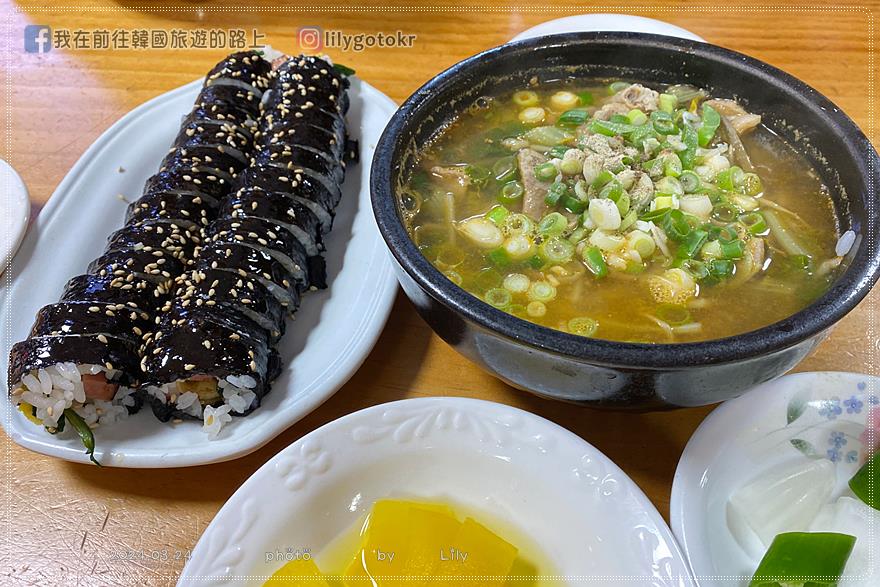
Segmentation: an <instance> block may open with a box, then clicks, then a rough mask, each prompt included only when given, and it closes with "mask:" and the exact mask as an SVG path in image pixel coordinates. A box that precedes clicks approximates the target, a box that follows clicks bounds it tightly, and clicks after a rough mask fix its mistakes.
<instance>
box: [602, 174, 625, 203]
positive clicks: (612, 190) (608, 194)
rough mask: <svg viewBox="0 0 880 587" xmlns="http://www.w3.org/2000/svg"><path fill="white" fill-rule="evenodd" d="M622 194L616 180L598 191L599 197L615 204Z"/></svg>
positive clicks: (621, 186)
mask: <svg viewBox="0 0 880 587" xmlns="http://www.w3.org/2000/svg"><path fill="white" fill-rule="evenodd" d="M622 193H623V185H621V183H620V182H619V181H617V179H612V180H611V181H609V182H608V183H606V184H605V185H604V186H602V189H601V190H599V197H600V198H604V199H606V200H612V201H614V202H616V201H617V199H618V198H619V197H620V195H621V194H622Z"/></svg>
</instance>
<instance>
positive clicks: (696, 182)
mask: <svg viewBox="0 0 880 587" xmlns="http://www.w3.org/2000/svg"><path fill="white" fill-rule="evenodd" d="M678 182H679V183H680V184H681V189H683V190H684V192H685V193H686V194H693V193H695V192H696V191H697V190H699V189H700V185H701V184H702V181H700V176H699V175H697V174H696V173H694V172H693V171H691V170H690V169H687V170H685V171H682V172H681V175H679V176H678Z"/></svg>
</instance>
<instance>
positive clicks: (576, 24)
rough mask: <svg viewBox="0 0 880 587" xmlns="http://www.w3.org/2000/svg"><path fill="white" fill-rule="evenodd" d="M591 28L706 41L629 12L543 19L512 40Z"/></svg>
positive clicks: (583, 30) (667, 24)
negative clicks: (545, 20) (544, 20)
mask: <svg viewBox="0 0 880 587" xmlns="http://www.w3.org/2000/svg"><path fill="white" fill-rule="evenodd" d="M587 31H622V32H629V33H651V34H655V35H666V36H667V37H681V38H682V39H691V40H693V41H701V42H704V43H705V42H706V39H704V38H703V37H701V36H699V35H696V34H694V33H692V32H690V31H689V30H687V29H683V28H681V27H678V26H675V25H674V24H669V23H668V22H663V21H662V20H654V19H653V18H645V17H644V16H632V15H629V14H578V15H575V16H566V17H564V18H557V19H556V20H549V21H547V22H542V23H541V24H539V25H537V26H533V27H532V28H530V29H528V30H525V31H523V32H521V33H520V34H518V35H517V36H515V37H514V38H513V39H511V41H521V40H523V39H531V38H533V37H542V36H544V35H558V34H561V33H576V32H587Z"/></svg>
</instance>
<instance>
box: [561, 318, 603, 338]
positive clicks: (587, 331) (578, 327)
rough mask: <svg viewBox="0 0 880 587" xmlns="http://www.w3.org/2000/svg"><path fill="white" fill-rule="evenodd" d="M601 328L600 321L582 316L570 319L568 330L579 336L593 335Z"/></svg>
mask: <svg viewBox="0 0 880 587" xmlns="http://www.w3.org/2000/svg"><path fill="white" fill-rule="evenodd" d="M598 329H599V323H598V322H596V321H595V320H593V319H592V318H587V317H586V316H581V317H578V318H572V319H571V320H569V321H568V331H569V332H571V333H572V334H577V335H578V336H593V335H594V334H596V330H598Z"/></svg>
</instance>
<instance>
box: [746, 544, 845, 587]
mask: <svg viewBox="0 0 880 587" xmlns="http://www.w3.org/2000/svg"><path fill="white" fill-rule="evenodd" d="M855 543H856V539H855V537H854V536H849V535H848V534H836V533H833V532H786V533H784V534H779V535H778V536H776V538H774V539H773V543H772V544H771V545H770V548H768V549H767V553H766V554H765V555H764V558H763V559H761V562H760V564H759V565H758V569H757V570H756V571H755V575H754V576H753V577H752V581H751V583H749V587H779V586H784V587H795V586H804V585H810V586H813V587H819V586H822V585H837V583H838V581H839V580H840V576H841V575H842V574H843V570H844V568H845V567H846V562H847V560H849V555H850V554H851V553H852V549H853V546H854V545H855Z"/></svg>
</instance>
